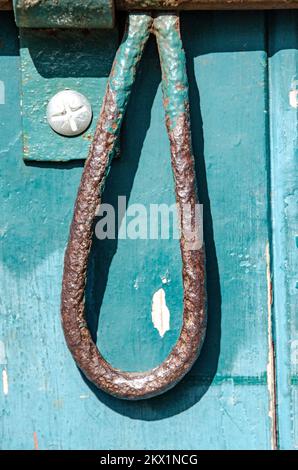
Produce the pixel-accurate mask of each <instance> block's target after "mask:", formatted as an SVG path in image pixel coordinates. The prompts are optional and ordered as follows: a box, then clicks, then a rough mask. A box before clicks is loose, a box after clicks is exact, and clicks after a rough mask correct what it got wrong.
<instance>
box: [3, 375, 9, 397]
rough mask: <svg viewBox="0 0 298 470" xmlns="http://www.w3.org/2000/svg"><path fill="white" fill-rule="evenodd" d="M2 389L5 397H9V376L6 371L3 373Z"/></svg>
mask: <svg viewBox="0 0 298 470" xmlns="http://www.w3.org/2000/svg"><path fill="white" fill-rule="evenodd" d="M2 388H3V393H4V395H8V374H7V370H6V369H3V371H2Z"/></svg>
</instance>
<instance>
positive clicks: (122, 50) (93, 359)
mask: <svg viewBox="0 0 298 470" xmlns="http://www.w3.org/2000/svg"><path fill="white" fill-rule="evenodd" d="M150 32H153V33H154V34H155V35H156V38H157V44H158V49H159V55H160V62H161V68H162V79H163V95H164V106H165V111H166V125H167V131H168V135H169V139H170V144H171V159H172V167H173V174H174V181H175V191H176V202H177V205H178V209H179V214H180V216H181V221H182V224H181V238H180V248H181V256H182V261H183V271H182V275H183V287H184V297H183V325H182V329H181V332H180V336H179V339H178V341H177V343H176V345H175V346H174V348H173V350H172V351H171V353H170V354H169V356H168V357H167V358H166V359H165V361H164V362H163V363H162V364H160V365H159V366H158V367H155V368H154V369H151V370H149V371H147V372H140V373H139V372H134V373H132V372H124V371H121V370H118V369H115V368H113V367H112V366H111V365H110V364H109V363H108V362H107V361H106V360H105V359H104V358H103V357H102V355H101V354H100V352H99V350H98V349H97V347H96V345H95V344H94V342H93V341H92V338H91V334H90V331H89V329H88V326H87V324H86V321H85V313H84V292H85V285H86V271H87V262H88V257H89V252H90V247H91V241H92V232H93V230H92V226H93V220H94V216H95V213H96V209H97V207H98V204H99V202H100V201H99V198H100V196H99V195H101V194H102V191H103V188H104V183H105V179H106V176H107V174H108V170H109V166H110V163H111V156H112V153H113V147H114V145H115V141H116V139H117V135H118V133H119V130H120V127H121V123H122V120H123V116H124V113H125V108H126V104H127V101H128V97H129V94H130V91H131V87H132V84H133V82H134V78H135V73H136V66H137V64H138V62H139V60H140V57H141V55H142V51H143V48H144V45H145V43H146V41H147V39H148V37H149V34H150ZM196 203H197V191H196V182H195V170H194V159H193V156H192V150H191V136H190V122H189V104H188V85H187V76H186V65H185V55H184V52H183V49H182V42H181V39H180V32H179V16H178V15H176V14H159V15H157V16H156V17H155V18H152V17H151V15H149V14H144V13H143V14H137V13H135V14H130V15H129V17H128V23H127V27H126V32H125V35H124V39H123V41H122V44H121V45H120V47H119V50H118V52H117V54H116V58H115V61H114V64H113V68H112V72H111V75H110V78H109V82H108V85H107V90H106V95H105V98H104V102H103V105H102V110H101V114H100V118H99V121H98V125H97V128H96V132H95V136H94V140H93V142H92V145H91V147H90V152H89V156H88V159H87V161H86V164H85V168H84V172H83V176H82V180H81V183H80V187H79V192H78V195H77V200H76V203H75V210H74V216H73V221H72V224H71V229H70V237H69V241H68V246H67V249H66V253H65V261H64V275H63V287H62V325H63V329H64V334H65V338H66V341H67V344H68V347H69V349H70V351H71V353H72V355H73V357H74V359H75V361H76V363H77V365H78V367H79V368H80V369H81V370H82V371H83V373H84V374H85V375H86V376H87V378H88V379H89V380H91V381H92V382H93V383H94V384H95V385H96V386H97V387H99V388H100V389H102V390H104V391H105V392H107V393H109V394H111V395H114V396H116V397H119V398H125V399H141V398H148V397H152V396H155V395H158V394H160V393H163V392H165V391H166V390H168V389H170V388H171V387H173V386H174V385H175V384H176V383H177V382H178V381H179V380H180V379H181V378H182V377H183V376H184V375H185V374H186V373H187V372H188V371H189V369H190V368H191V366H192V365H193V363H194V361H195V360H196V359H197V357H198V354H199V352H200V349H201V346H202V343H203V340H204V336H205V330H206V293H205V255H204V247H203V245H201V246H200V248H199V249H189V246H188V237H187V234H186V232H187V229H188V227H187V222H185V223H184V222H183V221H185V220H186V221H187V220H188V219H187V217H183V215H184V214H183V211H184V207H186V206H189V205H191V206H193V205H194V204H196Z"/></svg>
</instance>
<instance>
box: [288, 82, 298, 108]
mask: <svg viewBox="0 0 298 470" xmlns="http://www.w3.org/2000/svg"><path fill="white" fill-rule="evenodd" d="M289 103H290V106H292V108H298V80H294V81H293V82H292V85H291V90H290V92H289Z"/></svg>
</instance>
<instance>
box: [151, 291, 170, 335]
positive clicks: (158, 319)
mask: <svg viewBox="0 0 298 470" xmlns="http://www.w3.org/2000/svg"><path fill="white" fill-rule="evenodd" d="M151 317H152V323H153V325H154V328H156V329H157V330H158V332H159V334H160V336H161V337H162V338H163V337H164V335H165V333H166V332H167V331H169V329H170V311H169V309H168V307H167V304H166V294H165V291H164V290H163V289H159V290H158V291H157V292H155V294H154V295H153V297H152V311H151Z"/></svg>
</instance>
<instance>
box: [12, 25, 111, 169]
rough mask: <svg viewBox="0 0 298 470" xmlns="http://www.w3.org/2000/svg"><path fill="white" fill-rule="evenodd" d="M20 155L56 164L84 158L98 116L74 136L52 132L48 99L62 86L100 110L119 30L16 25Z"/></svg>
mask: <svg viewBox="0 0 298 470" xmlns="http://www.w3.org/2000/svg"><path fill="white" fill-rule="evenodd" d="M20 44H21V49H20V56H21V70H22V85H21V86H22V90H21V102H22V119H23V142H24V152H23V158H24V159H25V160H29V161H30V160H31V161H48V162H55V161H56V162H59V161H69V160H80V159H85V158H86V156H87V153H88V148H89V144H90V141H91V140H92V137H93V132H94V129H95V124H96V118H94V119H93V122H92V123H91V125H90V127H89V129H87V131H86V132H84V133H83V134H82V135H79V136H77V137H64V136H61V135H59V134H56V133H55V132H54V131H53V130H52V129H51V128H50V126H49V124H48V122H47V119H46V109H47V104H48V102H49V100H50V98H51V97H52V96H53V95H55V94H56V93H57V92H59V91H61V90H64V89H65V88H70V89H74V90H76V91H78V92H80V93H82V94H84V95H85V96H86V97H87V99H88V100H89V102H90V103H91V105H92V108H93V115H94V116H95V117H96V116H98V114H99V111H100V107H101V102H102V98H103V96H104V92H105V88H106V83H107V79H108V75H109V73H110V69H111V65H112V62H113V59H114V55H115V51H116V49H117V46H118V31H117V30H116V29H112V30H108V31H106V30H99V29H96V30H88V31H87V30H79V29H74V30H70V29H66V30H62V29H61V30H59V29H57V30H54V29H52V30H46V29H26V28H24V29H20Z"/></svg>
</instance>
